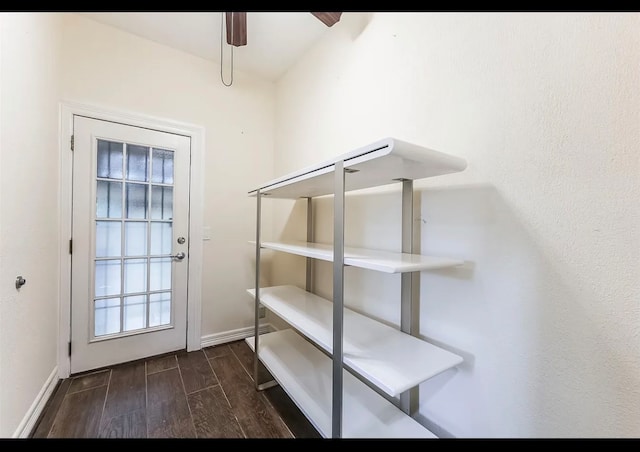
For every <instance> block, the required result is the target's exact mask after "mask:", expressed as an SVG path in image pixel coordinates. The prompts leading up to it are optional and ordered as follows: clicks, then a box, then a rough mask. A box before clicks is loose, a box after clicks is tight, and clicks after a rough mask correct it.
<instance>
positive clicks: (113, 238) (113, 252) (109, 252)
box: [96, 221, 122, 257]
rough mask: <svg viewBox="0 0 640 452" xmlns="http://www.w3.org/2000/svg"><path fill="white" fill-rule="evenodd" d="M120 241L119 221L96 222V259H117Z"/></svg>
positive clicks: (119, 251)
mask: <svg viewBox="0 0 640 452" xmlns="http://www.w3.org/2000/svg"><path fill="white" fill-rule="evenodd" d="M121 240H122V233H121V223H120V222H119V221H96V257H119V256H120V253H121V252H122V250H121V249H120V242H121Z"/></svg>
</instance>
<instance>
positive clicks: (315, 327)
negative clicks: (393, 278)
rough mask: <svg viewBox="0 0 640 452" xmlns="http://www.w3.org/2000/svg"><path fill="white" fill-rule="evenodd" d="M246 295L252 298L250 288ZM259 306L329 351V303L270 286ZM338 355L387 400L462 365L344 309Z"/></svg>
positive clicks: (458, 359)
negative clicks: (342, 337) (342, 331)
mask: <svg viewBox="0 0 640 452" xmlns="http://www.w3.org/2000/svg"><path fill="white" fill-rule="evenodd" d="M248 292H249V293H250V294H251V295H253V296H255V290H252V289H249V290H248ZM260 303H262V304H263V305H264V306H266V307H267V309H269V310H271V311H273V312H274V313H276V314H277V315H278V316H280V317H281V318H283V319H286V320H287V322H288V323H289V324H290V325H291V326H292V327H294V328H295V329H297V330H298V331H300V332H301V333H302V334H303V335H305V336H306V337H308V338H309V339H310V340H312V341H313V342H315V343H316V345H318V346H319V347H321V348H322V349H323V350H325V351H327V352H329V353H331V352H332V351H333V344H332V342H331V339H332V337H331V335H332V331H333V328H332V314H333V304H332V303H331V302H330V301H329V300H325V299H324V298H321V297H319V296H317V295H314V294H312V293H310V292H307V291H305V290H302V289H299V288H297V287H295V286H274V287H266V288H262V290H261V291H260ZM343 353H344V363H345V364H346V365H347V366H349V367H350V368H351V369H352V370H354V371H355V372H357V373H359V374H360V375H361V376H362V377H364V378H366V379H367V380H368V381H370V382H371V383H373V384H374V385H375V386H377V387H378V388H380V389H381V390H382V391H384V392H385V393H387V394H388V395H390V396H392V397H396V396H399V395H400V394H401V393H402V392H404V391H406V390H407V389H410V388H412V387H414V386H416V385H417V384H420V383H422V382H423V381H425V380H427V379H429V378H431V377H433V376H434V375H437V374H439V373H440V372H443V371H445V370H447V369H449V368H451V367H454V366H456V365H458V364H460V363H461V362H462V358H461V357H459V356H458V355H455V354H453V353H450V352H448V351H446V350H443V349H441V348H439V347H436V346H434V345H431V344H430V343H428V342H425V341H423V340H420V339H418V338H415V337H413V336H410V335H408V334H405V333H403V332H401V331H400V330H397V329H395V328H392V327H390V326H388V325H385V324H384V323H380V322H378V321H376V320H373V319H371V318H369V317H367V316H364V315H362V314H358V313H357V312H355V311H352V310H351V309H349V308H344V348H343ZM418 356H419V357H420V359H415V358H416V357H418Z"/></svg>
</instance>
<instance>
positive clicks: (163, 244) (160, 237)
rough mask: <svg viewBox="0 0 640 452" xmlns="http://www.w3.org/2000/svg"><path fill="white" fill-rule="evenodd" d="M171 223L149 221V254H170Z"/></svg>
mask: <svg viewBox="0 0 640 452" xmlns="http://www.w3.org/2000/svg"><path fill="white" fill-rule="evenodd" d="M171 242H172V236H171V223H165V222H157V221H152V222H151V254H152V255H155V256H157V255H158V254H171Z"/></svg>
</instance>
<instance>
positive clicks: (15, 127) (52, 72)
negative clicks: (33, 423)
mask: <svg viewBox="0 0 640 452" xmlns="http://www.w3.org/2000/svg"><path fill="white" fill-rule="evenodd" d="M0 30H1V31H0V90H1V94H0V99H1V102H0V129H1V133H0V437H7V436H12V435H13V434H14V432H15V431H16V429H17V428H18V425H19V424H20V422H21V421H22V418H23V416H24V415H25V413H26V412H27V410H28V409H29V407H30V406H31V404H32V403H33V401H34V399H35V397H36V395H37V394H38V393H39V391H40V389H41V388H42V386H43V385H44V383H45V382H46V380H47V378H48V377H49V375H50V374H51V372H52V370H53V369H54V367H55V365H56V342H57V331H58V323H57V320H56V319H57V317H58V314H57V313H58V196H57V193H58V167H59V165H58V99H59V97H58V96H59V92H58V89H59V88H58V87H59V79H58V74H59V61H60V49H59V45H60V30H61V22H60V17H59V16H56V15H54V14H10V13H2V14H0ZM17 275H22V276H24V277H25V278H26V279H27V284H26V285H25V286H24V287H23V288H22V289H20V291H19V292H18V291H17V290H16V288H15V286H14V282H15V278H16V276H17Z"/></svg>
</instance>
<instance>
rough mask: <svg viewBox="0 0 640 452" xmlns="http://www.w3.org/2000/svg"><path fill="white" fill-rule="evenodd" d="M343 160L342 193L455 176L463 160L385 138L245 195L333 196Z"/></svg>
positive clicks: (269, 183) (465, 164) (277, 196)
mask: <svg viewBox="0 0 640 452" xmlns="http://www.w3.org/2000/svg"><path fill="white" fill-rule="evenodd" d="M339 161H344V165H345V168H346V169H347V174H345V190H346V191H350V190H358V189H362V188H368V187H375V186H379V185H386V184H391V183H395V182H398V179H410V180H415V179H423V178H425V177H432V176H439V175H442V174H449V173H455V172H458V171H462V170H464V169H465V168H466V166H467V162H466V160H464V159H462V158H460V157H456V156H452V155H448V154H444V153H442V152H438V151H434V150H432V149H428V148H426V147H422V146H418V145H415V144H412V143H407V142H406V141H402V140H398V139H395V138H385V139H382V140H379V141H376V142H374V143H372V144H369V145H367V146H363V147H361V148H358V149H355V150H353V151H351V152H347V153H345V154H342V155H339V156H337V157H334V158H333V159H331V160H327V161H324V162H321V163H319V164H317V165H313V166H309V167H306V168H303V169H301V170H299V171H296V172H293V173H290V174H287V175H285V176H282V177H279V178H277V179H274V180H272V181H269V182H267V183H264V184H262V185H260V186H259V187H257V188H256V189H254V190H252V191H251V192H249V194H250V195H255V194H256V192H257V190H258V188H259V189H260V190H261V193H262V194H265V195H270V196H271V197H273V198H300V197H315V196H322V195H329V194H333V184H334V178H333V170H334V167H335V163H336V162H339Z"/></svg>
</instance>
